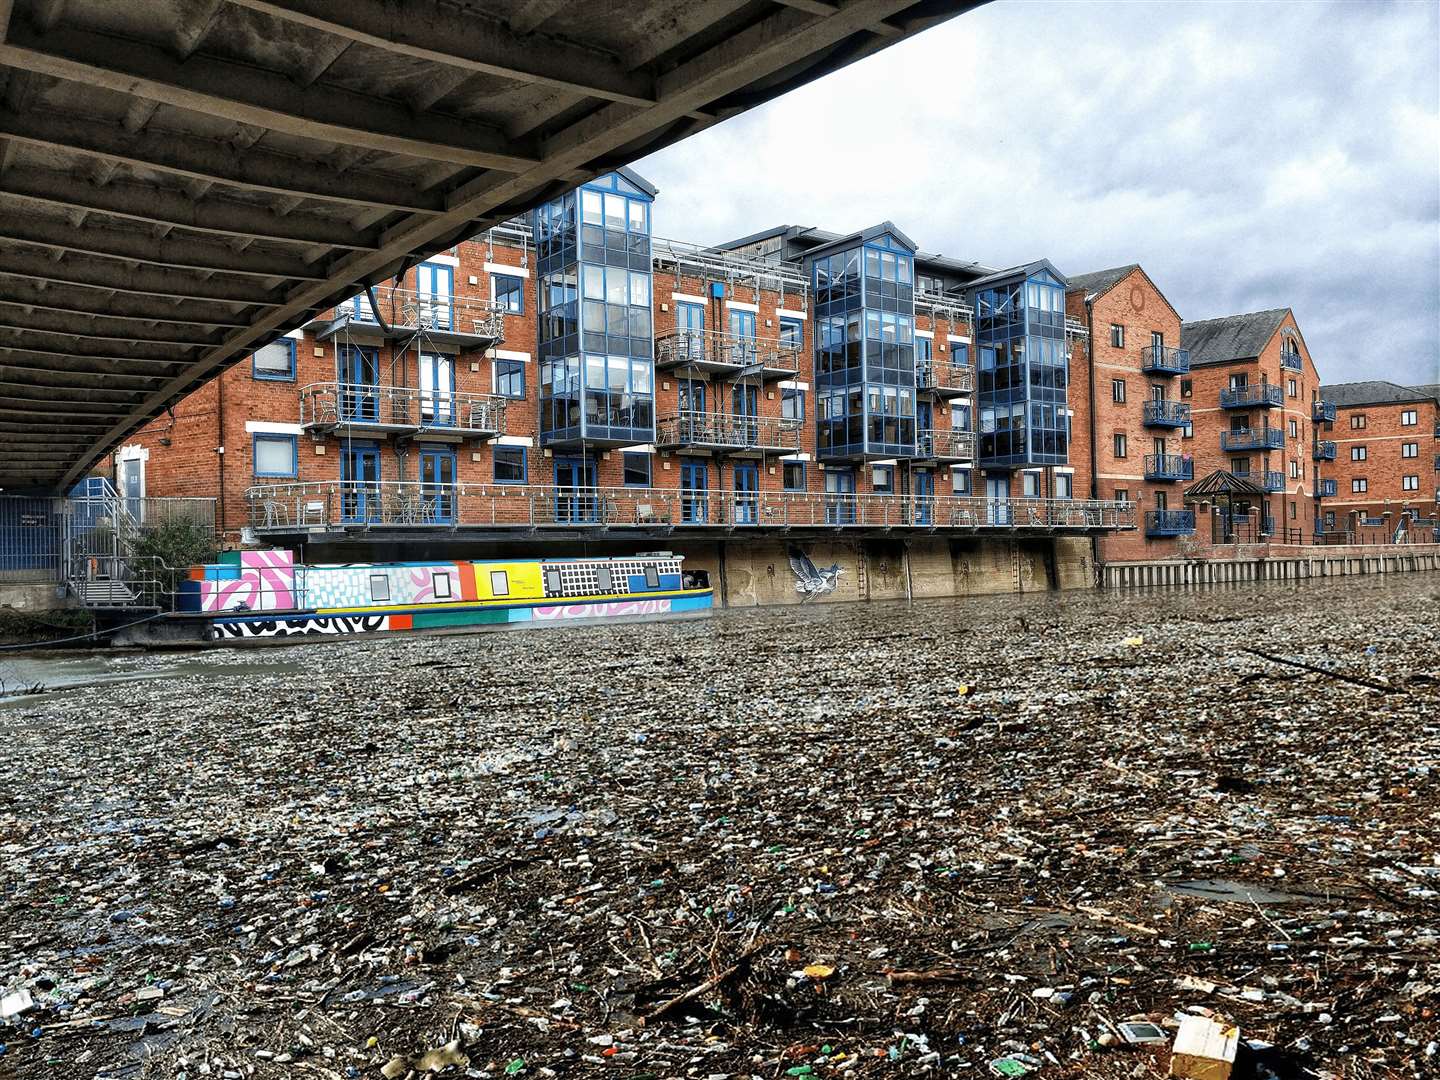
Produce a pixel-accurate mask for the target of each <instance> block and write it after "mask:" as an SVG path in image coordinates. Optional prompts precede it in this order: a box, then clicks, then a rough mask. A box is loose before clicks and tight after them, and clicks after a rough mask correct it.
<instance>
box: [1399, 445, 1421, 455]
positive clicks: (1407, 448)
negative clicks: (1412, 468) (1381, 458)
mask: <svg viewBox="0 0 1440 1080" xmlns="http://www.w3.org/2000/svg"><path fill="white" fill-rule="evenodd" d="M1400 456H1401V457H1419V456H1420V444H1419V443H1418V442H1407V443H1401V444H1400Z"/></svg>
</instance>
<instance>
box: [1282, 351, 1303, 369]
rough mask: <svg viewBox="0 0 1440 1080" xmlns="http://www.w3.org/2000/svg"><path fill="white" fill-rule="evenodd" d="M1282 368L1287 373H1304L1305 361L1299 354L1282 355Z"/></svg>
mask: <svg viewBox="0 0 1440 1080" xmlns="http://www.w3.org/2000/svg"><path fill="white" fill-rule="evenodd" d="M1280 366H1281V367H1282V368H1284V369H1285V370H1287V371H1304V370H1305V361H1304V359H1303V358H1302V357H1301V356H1300V354H1299V353H1281V354H1280Z"/></svg>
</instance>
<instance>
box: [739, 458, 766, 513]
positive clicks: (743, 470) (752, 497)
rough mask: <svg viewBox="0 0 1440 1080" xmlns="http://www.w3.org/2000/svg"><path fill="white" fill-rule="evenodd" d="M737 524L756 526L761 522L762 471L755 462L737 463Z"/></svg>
mask: <svg viewBox="0 0 1440 1080" xmlns="http://www.w3.org/2000/svg"><path fill="white" fill-rule="evenodd" d="M734 520H735V524H736V525H754V524H756V523H757V522H758V521H759V520H760V469H759V468H758V467H757V466H756V464H755V462H753V461H737V462H736V463H735V518H734Z"/></svg>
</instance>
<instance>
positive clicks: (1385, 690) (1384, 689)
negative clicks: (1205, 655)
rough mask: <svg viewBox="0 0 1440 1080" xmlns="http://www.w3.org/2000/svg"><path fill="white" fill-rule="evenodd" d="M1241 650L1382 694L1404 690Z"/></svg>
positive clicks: (1249, 649) (1297, 662)
mask: <svg viewBox="0 0 1440 1080" xmlns="http://www.w3.org/2000/svg"><path fill="white" fill-rule="evenodd" d="M1240 651H1241V652H1247V653H1250V654H1251V655H1252V656H1258V657H1260V659H1262V660H1269V661H1270V662H1271V663H1272V664H1289V665H1290V666H1291V667H1297V668H1300V669H1301V670H1302V671H1313V672H1314V673H1315V674H1316V675H1328V676H1329V677H1330V678H1332V679H1339V680H1340V681H1341V682H1348V683H1354V684H1355V685H1356V686H1364V687H1367V688H1369V689H1371V690H1379V691H1380V692H1381V693H1382V694H1403V693H1404V692H1405V691H1403V690H1401V689H1400V688H1399V687H1395V686H1391V685H1390V684H1389V683H1382V682H1376V681H1375V680H1374V679H1362V678H1361V677H1360V676H1358V675H1346V674H1344V673H1343V672H1339V671H1330V670H1327V669H1326V668H1323V667H1316V666H1315V665H1314V664H1306V663H1304V662H1302V661H1300V660H1287V659H1285V657H1283V656H1272V655H1271V654H1270V653H1267V652H1261V651H1260V650H1259V649H1251V648H1249V647H1248V646H1244V645H1242V646H1241V647H1240Z"/></svg>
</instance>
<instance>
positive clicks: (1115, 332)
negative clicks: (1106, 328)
mask: <svg viewBox="0 0 1440 1080" xmlns="http://www.w3.org/2000/svg"><path fill="white" fill-rule="evenodd" d="M1110 345H1111V347H1112V348H1116V349H1123V348H1124V347H1125V327H1123V326H1121V325H1120V324H1119V323H1111V324H1110Z"/></svg>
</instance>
